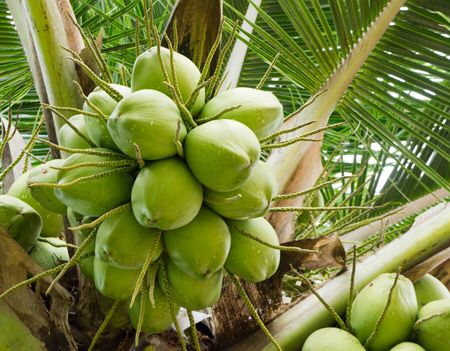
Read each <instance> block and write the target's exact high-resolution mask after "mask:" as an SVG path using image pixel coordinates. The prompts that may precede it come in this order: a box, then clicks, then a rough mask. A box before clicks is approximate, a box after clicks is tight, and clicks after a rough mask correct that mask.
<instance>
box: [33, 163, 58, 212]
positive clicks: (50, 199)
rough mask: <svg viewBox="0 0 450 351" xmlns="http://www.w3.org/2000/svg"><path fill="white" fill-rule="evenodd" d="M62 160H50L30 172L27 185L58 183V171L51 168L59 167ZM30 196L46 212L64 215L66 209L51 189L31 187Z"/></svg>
mask: <svg viewBox="0 0 450 351" xmlns="http://www.w3.org/2000/svg"><path fill="white" fill-rule="evenodd" d="M63 162H64V160H50V161H48V162H46V163H44V164H42V165H39V166H37V167H35V168H33V169H31V170H30V174H29V176H28V179H27V184H28V185H30V184H34V183H51V184H56V183H57V182H58V172H59V171H58V170H57V169H55V168H53V167H61V165H62V164H63ZM29 188H30V192H31V195H32V196H33V197H34V198H35V199H36V200H37V201H38V202H39V203H40V204H41V205H42V206H44V207H45V208H46V209H47V210H49V211H51V212H55V213H61V214H65V213H66V212H67V207H66V206H65V205H64V204H63V203H61V201H59V200H58V199H57V198H56V195H55V191H54V189H53V188H48V187H41V186H31V187H29Z"/></svg>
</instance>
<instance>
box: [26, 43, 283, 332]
mask: <svg viewBox="0 0 450 351" xmlns="http://www.w3.org/2000/svg"><path fill="white" fill-rule="evenodd" d="M200 78H201V72H200V71H199V69H198V68H197V67H196V66H195V64H194V63H193V62H192V61H190V60H189V59H188V58H187V57H185V56H183V55H181V54H179V53H176V52H170V51H169V50H167V49H165V48H162V47H161V48H160V50H158V48H156V47H153V48H151V49H149V50H148V51H146V52H145V53H143V54H141V55H140V56H139V57H138V58H137V59H136V62H135V64H134V68H133V72H132V79H131V87H126V86H122V85H118V84H109V85H108V86H104V87H103V89H101V88H99V87H97V88H96V89H95V90H94V91H93V92H91V93H90V94H89V95H88V97H87V100H86V102H85V104H84V107H83V110H84V111H85V115H83V114H80V115H75V116H72V117H71V118H70V119H69V123H68V124H66V125H64V126H63V127H62V128H61V130H60V132H59V142H60V144H61V145H62V146H64V147H65V148H66V155H65V156H66V158H65V159H64V160H62V161H57V162H58V164H57V165H53V164H48V165H45V166H42V167H45V172H44V173H43V174H40V176H38V177H36V176H34V177H32V178H30V179H28V180H27V185H28V188H29V189H30V190H31V191H32V193H33V196H34V197H35V199H36V200H38V201H39V203H40V204H41V205H42V206H44V207H46V208H53V210H57V211H58V212H61V211H63V212H66V213H67V217H68V219H69V222H70V224H71V226H72V227H79V229H76V230H75V233H76V238H77V242H78V244H79V245H82V243H83V241H84V240H85V239H86V238H88V237H89V236H90V235H93V234H91V232H92V229H94V233H95V240H92V241H90V242H89V244H88V245H87V246H86V245H84V246H86V247H84V246H83V252H82V253H81V261H80V266H81V270H82V271H83V273H84V274H85V275H87V276H88V277H90V278H92V279H93V280H94V282H95V286H96V288H97V290H98V291H99V292H100V293H101V294H103V295H104V296H106V297H109V298H112V299H114V300H123V301H126V300H128V299H130V297H131V296H132V294H133V292H134V291H135V288H136V285H137V282H138V281H139V279H140V278H139V277H140V275H141V272H142V271H143V267H149V268H148V273H147V277H146V278H145V279H144V281H143V286H144V287H147V288H146V290H147V291H148V286H152V287H153V288H152V289H151V290H152V295H153V296H152V300H153V301H152V302H154V304H151V303H147V304H146V307H145V316H144V322H143V328H142V330H143V331H147V332H159V331H162V330H164V329H166V328H167V327H168V326H169V325H170V324H171V321H172V318H171V315H170V311H169V310H170V309H169V308H168V307H169V302H171V301H169V298H168V297H169V296H170V298H171V299H173V301H172V302H174V304H175V309H177V308H179V306H182V307H184V308H186V309H188V310H200V309H204V308H206V307H209V306H212V305H214V304H215V303H216V302H217V301H218V299H219V297H220V294H221V288H222V280H223V277H224V275H225V274H226V272H227V271H228V272H231V273H233V274H236V275H237V276H239V277H241V278H243V279H245V280H247V281H250V282H254V283H256V282H261V281H263V280H265V279H267V278H268V277H270V276H271V275H272V274H274V273H275V271H276V269H277V267H278V264H279V260H280V253H279V250H277V249H276V248H273V247H274V246H277V245H279V242H278V238H277V235H276V233H275V231H274V229H273V228H272V226H271V225H270V224H269V222H268V221H267V220H265V219H264V217H263V216H264V215H265V214H266V213H267V211H268V209H269V205H270V202H271V199H272V197H273V196H275V195H276V194H277V191H278V189H277V183H276V180H275V178H274V175H273V174H272V172H271V170H270V168H269V167H268V166H267V164H265V163H264V162H263V161H262V160H261V159H260V158H261V145H260V141H259V140H260V139H261V138H267V137H270V136H271V135H272V134H273V133H275V132H276V131H277V130H278V129H279V127H280V126H281V124H282V121H283V108H282V105H281V104H280V102H279V101H278V100H277V98H276V97H275V96H274V95H273V94H272V93H270V92H266V91H262V90H256V89H250V88H236V89H231V90H228V91H225V92H223V93H219V94H217V95H216V96H214V97H212V98H211V99H209V101H206V97H205V96H206V95H207V94H206V93H205V88H201V89H199V88H198V85H199V81H200ZM167 81H169V82H170V83H171V84H172V87H171V86H170V85H168V84H167ZM51 162H54V161H51ZM98 218H100V219H101V221H99V222H100V224H99V225H98V226H90V225H89V223H95V220H96V219H98ZM140 301H141V299H140V298H139V296H138V297H137V299H136V300H135V303H134V304H133V306H132V307H131V308H130V309H129V317H130V320H131V323H132V325H133V326H134V327H136V325H137V323H138V319H139V313H140V309H141V306H140V304H141V302H140Z"/></svg>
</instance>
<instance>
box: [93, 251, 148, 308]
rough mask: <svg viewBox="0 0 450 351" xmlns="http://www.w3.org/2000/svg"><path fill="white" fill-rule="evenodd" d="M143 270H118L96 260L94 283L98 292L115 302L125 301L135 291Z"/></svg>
mask: <svg viewBox="0 0 450 351" xmlns="http://www.w3.org/2000/svg"><path fill="white" fill-rule="evenodd" d="M140 272H141V269H140V268H139V269H131V268H128V269H125V268H118V267H116V266H113V265H111V264H109V263H108V262H104V261H102V260H100V259H98V258H97V257H95V258H94V283H95V287H96V289H97V291H98V292H99V293H100V294H102V295H103V296H106V297H109V298H111V299H114V300H125V299H127V298H129V297H130V296H131V295H132V294H133V291H134V288H135V286H136V282H137V279H138V277H139V273H140Z"/></svg>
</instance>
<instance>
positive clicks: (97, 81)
mask: <svg viewBox="0 0 450 351" xmlns="http://www.w3.org/2000/svg"><path fill="white" fill-rule="evenodd" d="M63 49H64V50H66V51H68V52H70V53H71V54H72V55H73V57H68V59H69V60H72V61H73V62H75V63H76V64H78V65H79V66H80V67H81V69H82V70H83V72H84V73H86V75H87V76H88V77H89V78H90V79H91V80H92V81H93V82H94V83H95V84H96V85H98V86H99V87H100V88H101V89H102V90H103V91H104V92H105V93H107V94H108V95H109V96H110V97H111V98H112V99H114V100H116V101H117V102H119V101H120V100H122V99H123V96H122V94H121V93H119V92H118V91H117V90H116V89H114V88H112V87H111V86H110V85H109V83H108V82H106V81H105V80H103V79H102V78H100V77H99V76H98V75H97V74H95V72H93V71H92V70H91V69H90V68H89V66H88V65H86V64H85V63H84V62H83V59H82V58H81V57H80V55H78V54H77V53H76V52H75V51H73V50H71V49H68V48H64V47H63Z"/></svg>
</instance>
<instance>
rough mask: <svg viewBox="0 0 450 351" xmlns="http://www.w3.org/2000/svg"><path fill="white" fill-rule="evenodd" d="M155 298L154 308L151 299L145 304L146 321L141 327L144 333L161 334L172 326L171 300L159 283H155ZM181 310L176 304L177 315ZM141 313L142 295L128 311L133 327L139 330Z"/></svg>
mask: <svg viewBox="0 0 450 351" xmlns="http://www.w3.org/2000/svg"><path fill="white" fill-rule="evenodd" d="M153 298H154V300H155V305H154V306H152V304H151V302H150V300H149V299H147V301H146V303H145V309H144V321H143V323H142V327H141V331H143V332H144V333H161V332H163V331H164V330H166V329H168V328H169V327H170V325H171V324H172V315H171V314H170V304H169V299H168V298H167V296H166V295H165V294H164V292H163V291H162V289H161V288H160V287H159V285H158V283H157V282H155V288H154V290H153ZM179 308H180V307H179V306H178V305H176V304H175V303H174V309H175V314H177V311H178V310H179ZM140 311H141V294H139V295H138V296H137V298H136V300H135V303H134V305H133V307H131V308H130V309H129V310H128V316H129V317H130V321H131V325H132V326H133V328H134V329H137V325H138V321H139V315H140Z"/></svg>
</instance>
